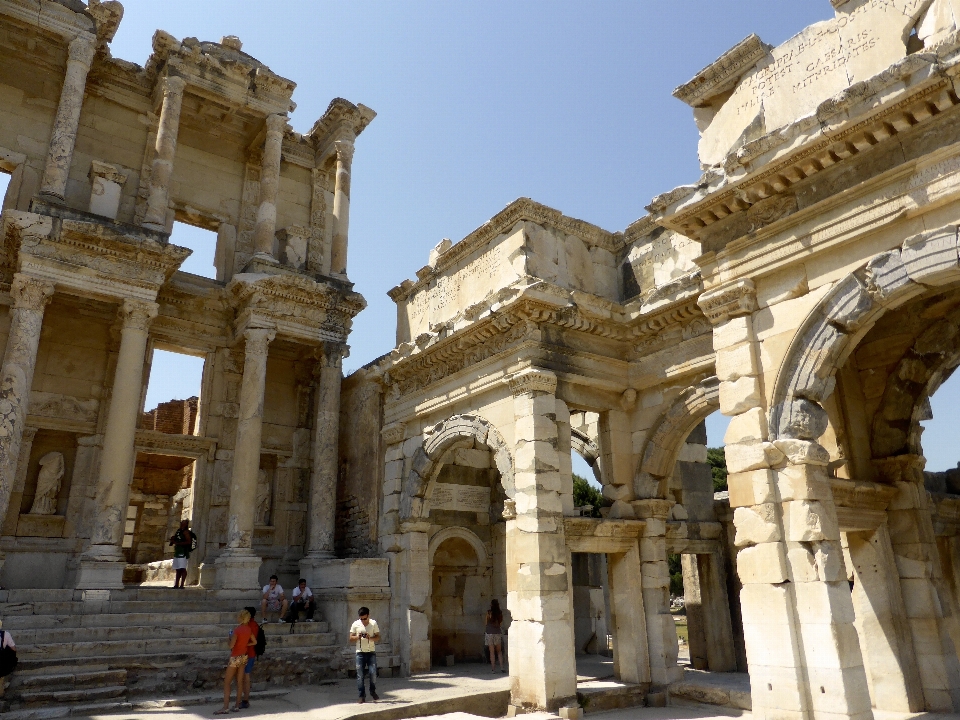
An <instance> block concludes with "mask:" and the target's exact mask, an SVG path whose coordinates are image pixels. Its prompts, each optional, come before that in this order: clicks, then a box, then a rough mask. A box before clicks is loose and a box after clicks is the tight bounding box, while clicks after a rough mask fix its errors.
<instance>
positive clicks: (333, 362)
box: [314, 342, 348, 371]
mask: <svg viewBox="0 0 960 720" xmlns="http://www.w3.org/2000/svg"><path fill="white" fill-rule="evenodd" d="M314 354H315V356H316V358H317V370H318V371H319V370H323V369H324V368H339V367H340V366H341V363H342V362H343V359H344V358H345V357H347V355H348V353H347V351H346V348H344V346H343V345H342V344H341V343H337V342H324V343H321V344H320V347H318V348H317V349H316V351H315V353H314Z"/></svg>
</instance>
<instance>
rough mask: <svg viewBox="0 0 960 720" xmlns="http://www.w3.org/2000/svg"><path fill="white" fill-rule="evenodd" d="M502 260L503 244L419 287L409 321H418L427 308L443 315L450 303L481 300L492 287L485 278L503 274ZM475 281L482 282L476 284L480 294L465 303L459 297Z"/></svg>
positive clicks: (409, 310) (410, 306) (409, 307)
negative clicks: (422, 287) (428, 285)
mask: <svg viewBox="0 0 960 720" xmlns="http://www.w3.org/2000/svg"><path fill="white" fill-rule="evenodd" d="M502 263H503V252H502V250H501V248H500V246H497V247H493V248H491V249H490V250H488V251H487V252H485V253H484V254H483V255H481V256H480V257H478V258H476V259H475V260H473V261H472V262H470V263H468V264H467V265H466V266H464V267H462V268H460V269H459V270H457V271H456V272H454V273H452V274H450V275H441V276H440V277H438V278H436V279H435V280H434V281H433V284H432V285H431V286H430V287H427V288H424V289H422V290H420V291H419V292H417V294H416V295H414V296H413V297H412V298H411V299H410V300H409V301H408V304H407V312H408V313H409V317H410V320H411V321H412V322H417V321H419V320H420V319H421V318H423V316H424V315H425V314H426V312H427V310H428V308H429V309H433V311H434V312H437V313H440V317H444V315H443V313H444V312H445V311H446V310H447V309H448V308H450V307H451V306H452V307H454V308H459V307H461V306H463V305H469V304H470V303H471V302H475V301H477V300H480V299H481V298H482V297H483V296H484V295H485V294H486V293H487V291H489V290H490V289H491V288H490V287H489V283H487V282H485V281H488V280H491V279H495V278H496V277H497V276H498V275H499V274H500V269H501V267H502ZM476 281H480V282H479V283H477V284H478V289H479V292H477V293H474V294H476V295H478V297H471V298H467V299H466V302H464V301H463V299H461V297H460V293H461V289H462V288H464V287H467V288H471V286H472V285H473V284H474V283H475V282H476Z"/></svg>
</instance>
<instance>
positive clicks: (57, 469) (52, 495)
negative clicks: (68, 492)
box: [30, 452, 63, 515]
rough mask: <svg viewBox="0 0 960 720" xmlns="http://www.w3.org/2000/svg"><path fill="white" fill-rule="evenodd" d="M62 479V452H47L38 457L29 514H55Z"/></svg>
mask: <svg viewBox="0 0 960 720" xmlns="http://www.w3.org/2000/svg"><path fill="white" fill-rule="evenodd" d="M62 480H63V453H59V452H48V453H47V454H46V455H44V456H43V457H42V458H40V473H39V475H38V476H37V492H36V494H35V495H34V496H33V505H32V506H31V507H30V514H31V515H56V514H57V496H58V495H59V494H60V484H61V481H62Z"/></svg>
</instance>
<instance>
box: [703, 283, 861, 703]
mask: <svg viewBox="0 0 960 720" xmlns="http://www.w3.org/2000/svg"><path fill="white" fill-rule="evenodd" d="M698 302H699V305H700V307H701V308H702V309H703V311H704V314H705V315H706V316H707V318H708V319H710V320H711V322H713V324H714V333H713V347H714V350H715V351H716V367H717V377H718V378H719V380H720V388H719V390H720V411H721V412H722V413H723V414H724V415H728V416H731V417H733V420H731V422H730V427H729V428H728V430H727V435H726V437H725V441H726V446H725V450H726V458H727V469H728V471H729V475H728V477H727V483H728V486H729V488H730V505H731V507H733V508H735V510H734V516H733V523H734V525H735V526H736V539H735V543H736V546H737V548H738V554H737V573H738V574H739V576H740V582H741V583H742V585H743V588H742V590H741V591H740V605H741V611H742V614H743V631H744V641H745V645H746V650H747V659H748V661H749V667H750V685H751V689H752V695H753V713H754V715H755V716H757V717H795V718H798V719H799V718H803V719H804V720H808V719H809V720H812V719H815V718H830V720H840V718H857V719H858V720H862V719H866V718H872V711H871V703H870V694H869V691H868V689H867V676H866V672H865V670H864V666H863V658H862V655H861V653H860V644H859V642H858V639H857V632H856V628H855V627H854V625H853V621H854V611H853V600H852V598H851V595H850V588H849V586H848V585H847V577H846V571H845V569H844V565H843V551H842V547H841V544H840V529H839V524H838V522H837V516H836V507H835V506H834V503H833V493H832V490H831V488H830V483H829V480H828V479H827V476H826V472H825V466H826V465H827V463H828V461H829V454H828V453H827V451H826V450H825V449H824V448H823V447H821V446H820V445H819V444H818V443H817V442H815V441H816V439H817V438H819V437H820V436H821V435H823V433H824V432H825V431H826V428H827V415H826V412H825V411H824V410H823V408H822V407H820V406H819V405H817V404H816V403H813V402H811V401H809V400H805V399H796V400H793V401H791V408H789V409H784V411H783V417H784V418H791V420H790V421H789V422H786V423H783V422H782V423H781V427H779V428H776V429H770V428H768V426H767V415H766V412H765V410H766V408H765V407H764V393H763V389H762V387H761V383H760V378H761V376H762V375H763V374H764V372H769V371H770V370H771V368H763V367H761V353H760V343H759V342H758V340H757V336H756V332H755V330H754V323H753V317H752V314H753V311H754V310H755V309H756V292H755V288H754V286H753V282H752V281H750V280H740V281H738V282H736V283H733V284H731V285H728V286H726V287H722V288H719V289H717V290H713V291H711V292H709V293H704V294H703V295H702V296H701V297H700V299H699V301H698ZM774 430H776V432H774Z"/></svg>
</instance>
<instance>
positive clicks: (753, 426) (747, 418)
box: [723, 407, 767, 444]
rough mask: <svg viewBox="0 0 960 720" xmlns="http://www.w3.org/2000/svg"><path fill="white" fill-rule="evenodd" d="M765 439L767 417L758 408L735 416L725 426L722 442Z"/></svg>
mask: <svg viewBox="0 0 960 720" xmlns="http://www.w3.org/2000/svg"><path fill="white" fill-rule="evenodd" d="M766 439H767V417H766V414H765V413H764V412H763V410H762V409H761V408H759V407H756V408H751V409H750V410H747V411H745V412H742V413H740V414H739V415H735V416H734V417H732V418H731V419H730V424H729V425H727V431H726V433H724V436H723V441H724V443H726V444H730V443H738V442H749V441H751V440H766Z"/></svg>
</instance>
